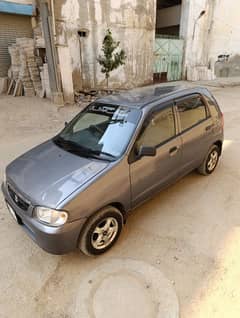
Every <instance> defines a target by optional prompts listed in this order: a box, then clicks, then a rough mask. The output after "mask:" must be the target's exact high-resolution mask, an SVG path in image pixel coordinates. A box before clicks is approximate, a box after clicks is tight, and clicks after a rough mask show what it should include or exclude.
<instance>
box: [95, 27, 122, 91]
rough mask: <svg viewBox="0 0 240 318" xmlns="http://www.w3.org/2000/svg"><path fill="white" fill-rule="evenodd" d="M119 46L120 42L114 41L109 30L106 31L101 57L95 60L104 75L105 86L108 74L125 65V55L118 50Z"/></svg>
mask: <svg viewBox="0 0 240 318" xmlns="http://www.w3.org/2000/svg"><path fill="white" fill-rule="evenodd" d="M119 45H120V42H119V41H115V40H114V39H113V37H112V32H111V30H110V29H107V31H106V35H105V37H104V39H103V44H102V52H103V55H99V57H98V58H97V61H98V63H99V64H100V65H101V66H102V68H101V72H102V73H104V74H105V77H106V79H107V85H108V78H109V76H110V72H112V71H113V70H115V69H117V68H118V67H119V66H121V65H123V64H125V59H126V54H125V51H124V50H122V49H121V50H118V48H119Z"/></svg>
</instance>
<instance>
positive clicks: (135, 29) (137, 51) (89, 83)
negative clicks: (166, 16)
mask: <svg viewBox="0 0 240 318" xmlns="http://www.w3.org/2000/svg"><path fill="white" fill-rule="evenodd" d="M155 11H156V1H155V0H144V1H142V0H132V1H131V2H130V1H127V0H98V1H97V0H89V1H85V0H67V1H63V0H59V1H56V2H55V15H56V20H57V22H56V23H57V44H58V47H59V48H60V49H59V54H62V53H61V51H62V50H61V47H65V50H64V56H65V57H64V58H67V55H68V59H69V61H68V62H66V65H68V66H69V65H70V66H71V74H72V81H73V86H74V89H80V88H81V87H82V86H83V87H86V88H90V87H92V88H94V87H104V86H105V79H104V75H103V74H102V73H101V68H100V66H99V65H98V64H97V62H96V58H97V56H98V55H99V54H100V53H101V46H102V40H103V38H104V34H105V31H106V29H107V28H110V29H111V30H112V33H113V37H114V39H115V40H117V41H120V46H121V48H123V49H124V50H125V51H126V55H127V60H126V64H125V65H124V66H122V67H120V68H119V69H118V70H116V71H113V72H112V74H111V77H110V81H109V83H110V87H125V88H128V87H133V86H137V85H143V84H147V83H150V82H151V81H152V65H153V45H154V37H155V15H156V13H155ZM80 29H86V30H88V32H89V34H88V37H87V38H81V47H82V50H81V49H80V40H79V36H78V34H77V32H78V30H80ZM66 50H69V54H67V53H66ZM62 52H63V51H62ZM81 56H82V63H81ZM61 59H62V58H60V60H61ZM81 64H82V66H81ZM62 69H63V67H62ZM68 76H69V75H68ZM82 80H83V81H82ZM67 89H68V90H69V89H70V87H68V88H67Z"/></svg>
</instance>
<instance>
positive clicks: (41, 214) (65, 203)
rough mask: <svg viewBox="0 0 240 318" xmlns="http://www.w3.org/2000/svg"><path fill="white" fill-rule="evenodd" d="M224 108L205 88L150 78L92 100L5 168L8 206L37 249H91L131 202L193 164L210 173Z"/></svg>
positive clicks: (117, 225)
mask: <svg viewBox="0 0 240 318" xmlns="http://www.w3.org/2000/svg"><path fill="white" fill-rule="evenodd" d="M222 144H223V115H222V113H221V111H220V109H219V106H218V104H217V102H216V100H215V98H214V97H213V96H212V94H211V93H210V92H209V91H208V90H207V89H206V88H199V87H198V88H182V87H177V86H169V87H165V86H157V87H156V86H149V87H147V88H140V89H135V90H132V91H128V92H126V93H123V94H119V95H111V96H107V97H103V98H100V99H98V100H97V101H95V102H93V103H92V104H90V105H89V106H88V107H86V109H84V110H83V111H81V112H80V113H79V114H78V115H77V116H76V117H75V118H74V119H73V120H72V121H71V122H70V123H68V124H67V125H66V127H65V128H64V129H63V130H62V131H61V132H60V133H59V134H58V135H57V136H55V137H54V138H52V139H51V140H48V141H46V142H44V143H43V144H41V145H39V146H37V147H36V148H34V149H32V150H30V151H28V152H27V153H25V154H23V155H22V156H20V157H19V158H17V159H16V160H14V161H13V162H12V163H10V164H9V165H8V167H7V168H6V175H5V180H4V182H3V185H2V190H3V194H4V197H5V200H6V204H7V207H8V209H9V211H10V213H11V214H12V216H13V217H14V219H15V220H16V221H17V222H18V224H20V225H21V226H22V227H23V229H25V230H26V232H27V233H28V234H29V235H30V237H31V238H32V239H33V240H34V241H35V242H36V243H37V244H38V245H39V246H40V247H42V248H43V249H44V250H46V251H48V252H50V253H54V254H63V253H67V252H69V251H72V250H74V249H75V248H79V249H81V250H82V251H83V252H84V253H85V254H88V255H98V254H101V253H103V252H105V251H107V250H108V249H109V248H110V247H112V246H113V244H114V243H115V242H116V241H117V239H118V237H119V235H120V233H121V230H122V228H123V225H124V224H125V221H126V219H127V217H128V215H129V212H130V211H132V210H133V209H134V208H135V207H136V206H138V205H139V204H141V203H143V202H144V201H146V200H147V199H149V198H150V197H151V196H153V195H154V194H155V193H157V192H159V191H160V190H162V189H164V188H166V187H168V186H169V185H170V184H172V183H173V182H175V181H176V180H177V179H179V178H181V177H183V176H184V175H186V174H188V173H190V172H191V171H193V170H195V169H197V170H198V171H199V172H200V173H201V174H203V175H210V174H211V173H212V172H213V171H214V169H215V168H216V166H217V164H218V160H219V157H220V155H221V153H222Z"/></svg>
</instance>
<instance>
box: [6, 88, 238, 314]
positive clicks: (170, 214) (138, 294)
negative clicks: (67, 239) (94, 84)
mask: <svg viewBox="0 0 240 318" xmlns="http://www.w3.org/2000/svg"><path fill="white" fill-rule="evenodd" d="M213 90H214V92H215V95H216V97H217V99H218V100H219V102H220V104H221V107H222V109H223V110H224V113H225V127H226V142H225V146H224V148H225V149H224V156H223V158H222V161H221V164H220V165H219V168H218V169H217V171H216V172H215V173H214V175H212V176H211V177H208V178H205V177H202V176H199V175H197V174H195V173H193V174H191V175H189V176H187V177H185V178H184V179H183V180H181V181H180V182H178V183H177V184H176V185H174V186H172V187H171V188H169V189H167V190H166V191H164V192H162V193H161V194H159V195H157V196H156V197H154V198H153V199H152V200H151V201H149V202H148V203H146V204H144V205H143V206H142V207H140V208H138V209H137V210H136V211H135V213H134V214H133V215H132V217H130V218H129V220H128V223H127V225H126V227H125V229H124V232H123V234H122V236H121V238H120V240H119V242H118V244H117V245H116V247H114V248H113V249H112V250H111V251H110V252H109V253H107V254H106V255H103V256H101V257H99V258H88V257H86V256H84V255H82V254H81V253H79V252H77V251H76V252H74V253H71V254H69V255H64V256H53V255H50V254H47V253H45V252H44V251H42V250H41V249H40V248H38V247H37V246H36V245H35V244H34V243H33V242H32V241H31V240H30V239H29V238H28V237H27V236H26V234H25V233H24V232H23V231H22V229H21V227H18V226H17V225H16V224H15V223H14V222H13V220H12V219H11V217H10V216H9V213H8V212H7V209H6V208H5V205H4V202H3V200H2V196H1V195H0V273H1V282H0V318H2V317H4V318H5V317H7V318H8V317H11V318H15V317H24V318H25V317H26V318H28V317H37V318H38V317H44V318H58V317H60V318H73V317H81V318H87V317H83V315H80V314H79V313H81V306H80V305H81V302H82V301H85V300H84V299H85V298H84V297H88V296H87V295H86V294H84V293H85V291H84V290H85V286H86V283H87V282H88V283H89V284H91V285H92V286H93V288H92V289H91V288H90V291H89V288H88V289H86V293H87V292H90V293H91V292H93V291H94V290H95V293H94V296H93V298H92V307H91V311H90V312H89V317H96V318H99V317H100V318H102V317H103V316H102V309H103V308H105V310H106V311H105V312H106V313H108V316H105V317H107V318H108V317H109V310H108V309H109V308H111V307H112V308H114V310H113V315H112V317H111V318H116V317H118V316H117V311H116V310H115V309H116V308H118V306H119V304H120V303H124V301H125V303H127V301H128V299H132V300H133V301H141V304H142V303H143V302H145V301H150V303H151V302H153V298H149V299H150V300H149V299H148V297H150V296H149V295H151V292H149V293H148V292H146V291H143V286H145V287H146V289H149V290H150V291H151V288H155V287H154V284H153V285H151V282H152V281H153V280H152V279H151V278H150V276H151V275H150V274H151V272H152V271H157V272H158V274H157V272H156V274H155V276H156V277H162V278H161V279H162V281H163V282H165V283H164V284H165V285H164V284H163V285H162V286H163V287H162V290H158V292H159V301H160V299H162V298H161V297H162V295H163V293H164V292H165V293H167V294H168V295H171V296H169V297H166V304H169V303H168V301H169V302H170V303H171V301H172V300H173V299H174V297H175V295H177V297H178V301H179V306H180V312H181V317H182V318H189V317H191V318H208V317H209V318H225V317H228V318H235V317H236V318H238V317H239V312H240V289H239V280H240V213H239V211H240V172H239V171H240V170H239V156H240V147H239V146H240V112H239V107H240V106H239V100H240V88H239V87H234V88H224V89H220V88H213ZM78 110H79V109H78V108H77V107H69V108H59V109H57V108H56V107H55V106H53V105H52V104H50V103H49V102H47V101H45V100H39V99H36V98H33V99H31V98H24V97H22V98H16V99H15V98H13V97H3V96H0V181H1V180H2V173H3V169H4V167H5V165H6V164H7V163H8V162H9V161H11V160H12V159H14V158H15V157H16V156H18V155H19V154H21V153H23V152H24V151H26V150H27V149H29V148H31V147H32V146H33V145H35V144H37V143H39V142H41V141H43V140H45V139H47V138H48V137H50V136H52V135H53V134H54V133H55V132H57V131H58V130H59V129H60V128H61V127H63V124H64V121H66V120H68V119H69V118H71V117H72V116H73V114H75V113H76V112H78ZM133 260H135V261H136V262H139V273H138V275H139V276H138V278H136V280H134V278H133V277H132V276H131V279H129V280H127V278H128V277H129V276H128V275H130V273H129V271H130V270H131V268H132V267H131V266H132V265H130V264H132V262H133ZM109 262H115V266H118V267H121V266H122V265H121V264H123V263H124V264H125V265H124V266H127V268H128V270H126V271H125V272H124V274H123V273H122V272H121V273H120V274H119V275H118V276H117V277H115V276H111V275H112V273H111V270H112V267H111V268H110V269H109ZM126 263H127V264H129V265H126ZM149 266H150V267H151V268H152V269H151V270H149V269H148V268H149ZM107 269H109V275H108V272H107V274H106V275H107V276H104V277H105V278H106V277H107V278H106V279H102V280H101V282H99V285H98V289H97V290H96V284H95V281H94V277H102V276H101V275H103V272H104V270H106V271H107ZM133 271H134V270H133ZM135 272H136V271H135ZM131 275H132V274H131ZM149 275H150V276H149ZM89 277H93V278H92V279H89ZM113 277H115V279H114V278H113ZM140 278H141V285H139V286H140V287H141V288H138V287H137V286H138V284H140V283H139V282H140V280H139V279H140ZM86 279H87V282H86ZM159 279H160V278H159ZM127 281H129V286H128V284H127V283H126V282H127ZM146 282H147V283H146ZM116 286H120V287H119V289H118V288H117V287H116ZM151 286H152V287H151ZM156 288H157V287H156ZM91 290H92V291H91ZM111 290H112V291H113V293H117V292H118V291H119V290H120V291H122V294H123V296H124V295H125V296H127V297H125V300H124V299H123V298H122V297H121V293H120V294H118V295H117V297H116V298H112V297H111V293H110V292H109V291H111ZM145 293H146V294H145ZM84 295H85V296H84ZM133 295H135V296H133ZM144 295H145V296H144ZM130 296H131V298H129V297H130ZM160 296H161V297H160ZM82 297H83V298H84V299H83V298H82ZM90 298H91V297H90ZM167 298H168V301H167ZM88 299H89V298H88ZM116 299H117V301H116ZM146 299H148V300H146ZM114 300H115V302H114ZM160 302H162V300H161V301H160ZM101 303H102V304H103V307H101V306H99V304H101ZM147 304H149V302H147ZM154 304H155V305H156V303H154ZM108 306H109V308H108ZM168 306H169V307H168V308H169V317H170V313H172V312H171V308H172V306H173V305H168ZM174 306H176V308H177V306H178V304H177V300H175V302H174ZM131 308H133V307H131ZM144 308H145V307H144ZM154 308H155V309H156V307H154V306H153V303H151V305H149V307H148V308H145V311H144V310H143V311H142V317H145V316H144V315H145V314H146V315H148V316H149V317H151V316H152V317H154V318H155V317H157V316H156V312H157V311H156V310H155V309H154ZM154 310H155V311H154ZM110 313H111V312H110ZM115 313H116V314H115ZM132 313H133V314H134V313H136V311H134V310H133V311H132ZM133 316H134V315H133ZM125 317H127V316H126V315H125ZM131 317H132V316H131ZM138 317H140V318H142V317H141V315H138ZM171 317H172V316H171Z"/></svg>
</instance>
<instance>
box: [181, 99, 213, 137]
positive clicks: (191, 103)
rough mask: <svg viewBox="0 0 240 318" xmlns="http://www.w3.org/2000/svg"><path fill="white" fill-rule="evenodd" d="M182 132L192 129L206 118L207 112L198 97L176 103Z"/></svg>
mask: <svg viewBox="0 0 240 318" xmlns="http://www.w3.org/2000/svg"><path fill="white" fill-rule="evenodd" d="M177 108H178V112H179V116H180V121H181V127H182V131H184V130H187V129H188V128H191V127H193V126H194V125H196V124H198V123H199V122H201V121H203V120H204V119H206V118H207V117H208V111H207V108H206V105H205V104H204V102H203V100H202V98H201V97H200V96H195V97H192V98H188V99H185V100H182V101H179V102H177Z"/></svg>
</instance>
